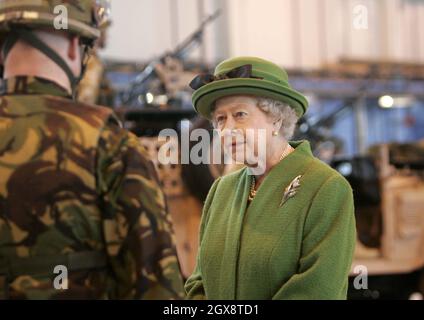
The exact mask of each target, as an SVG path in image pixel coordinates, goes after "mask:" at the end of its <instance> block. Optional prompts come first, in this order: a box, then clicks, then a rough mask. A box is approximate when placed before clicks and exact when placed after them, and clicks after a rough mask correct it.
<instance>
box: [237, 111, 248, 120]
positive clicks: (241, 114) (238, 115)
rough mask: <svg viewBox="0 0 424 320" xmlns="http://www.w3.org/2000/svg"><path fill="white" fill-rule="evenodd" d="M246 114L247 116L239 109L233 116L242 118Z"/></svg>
mask: <svg viewBox="0 0 424 320" xmlns="http://www.w3.org/2000/svg"><path fill="white" fill-rule="evenodd" d="M246 116H247V113H246V112H244V111H239V112H236V114H235V117H236V118H238V119H241V118H244V117H246Z"/></svg>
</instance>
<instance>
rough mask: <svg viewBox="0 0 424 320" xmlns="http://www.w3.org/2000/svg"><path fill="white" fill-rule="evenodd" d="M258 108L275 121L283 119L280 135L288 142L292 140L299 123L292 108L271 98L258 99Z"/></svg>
mask: <svg viewBox="0 0 424 320" xmlns="http://www.w3.org/2000/svg"><path fill="white" fill-rule="evenodd" d="M257 101H258V108H259V109H261V110H262V111H263V112H265V113H266V114H267V115H268V116H269V117H272V119H273V120H276V121H278V120H280V119H281V129H280V133H281V135H282V136H283V137H284V139H286V140H290V139H291V138H292V137H293V135H294V131H295V129H296V124H297V122H298V121H299V117H298V116H297V114H296V112H295V111H294V109H293V108H292V107H290V106H289V105H288V104H285V103H283V102H280V101H277V100H273V99H269V98H257Z"/></svg>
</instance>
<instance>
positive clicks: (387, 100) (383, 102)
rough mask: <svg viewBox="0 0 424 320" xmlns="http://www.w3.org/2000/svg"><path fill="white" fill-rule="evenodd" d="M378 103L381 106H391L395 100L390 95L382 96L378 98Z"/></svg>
mask: <svg viewBox="0 0 424 320" xmlns="http://www.w3.org/2000/svg"><path fill="white" fill-rule="evenodd" d="M378 104H379V105H380V107H382V108H392V107H393V106H394V104H395V100H394V99H393V97H392V96H388V95H387V96H382V97H380V99H378Z"/></svg>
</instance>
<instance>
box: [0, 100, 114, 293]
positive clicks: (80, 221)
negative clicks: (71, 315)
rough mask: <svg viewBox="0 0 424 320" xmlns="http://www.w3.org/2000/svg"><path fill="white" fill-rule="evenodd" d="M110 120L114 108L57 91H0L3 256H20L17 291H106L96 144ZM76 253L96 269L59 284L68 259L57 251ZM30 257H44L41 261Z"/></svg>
mask: <svg viewBox="0 0 424 320" xmlns="http://www.w3.org/2000/svg"><path fill="white" fill-rule="evenodd" d="M110 119H111V112H110V111H109V110H108V109H105V108H101V107H94V106H89V105H85V104H82V103H76V102H73V101H72V100H69V99H66V98H62V97H57V96H50V95H31V94H29V95H26V94H22V95H19V94H17V95H11V96H7V95H6V96H3V97H1V98H0V208H1V209H0V210H1V216H0V257H3V258H5V257H7V258H8V259H9V261H13V262H12V264H13V265H12V266H10V268H12V269H13V270H12V272H14V273H15V272H16V274H15V275H14V276H15V277H16V278H15V279H14V281H13V282H12V283H11V285H10V288H11V290H10V295H11V297H12V298H13V297H15V298H24V296H22V294H23V295H25V296H26V297H28V298H37V297H38V298H51V297H52V296H56V297H57V298H60V297H61V296H66V297H78V298H101V297H102V296H103V295H105V294H106V292H107V288H106V286H107V282H108V281H107V273H106V271H105V268H103V267H102V262H101V259H97V258H95V255H96V252H102V251H103V250H104V249H105V248H104V242H103V236H102V232H103V231H102V225H101V220H102V217H101V212H100V210H99V199H98V193H97V190H96V189H97V185H96V156H97V154H96V151H97V144H98V140H99V135H100V132H101V129H102V128H103V127H105V124H106V123H107V122H108V121H110ZM72 253H79V254H81V253H85V254H86V257H88V259H93V260H96V259H97V260H98V261H97V262H93V266H94V267H95V268H90V269H88V270H87V269H86V270H81V271H78V270H75V271H73V270H70V275H69V283H68V287H69V289H68V290H66V291H61V290H55V289H54V285H53V280H54V278H55V277H56V276H57V274H54V267H55V263H58V264H62V263H63V264H64V265H65V266H67V261H61V260H57V257H59V256H62V257H66V256H67V257H71V259H72ZM91 253H94V256H91V257H92V258H90V254H91ZM69 254H70V255H69ZM28 257H41V259H43V260H44V262H43V263H42V265H41V266H40V267H39V268H37V266H36V264H37V262H36V261H34V260H32V261H31V260H27V259H25V258H28ZM49 257H52V260H51V261H49V259H50V258H49ZM55 257H56V258H55ZM74 257H75V255H74ZM55 259H56V261H57V262H55ZM26 261H28V262H29V265H27V262H26ZM77 264H78V262H77ZM96 266H97V267H98V268H96ZM19 269H28V270H26V271H25V270H21V271H18V270H19ZM37 269H38V270H37ZM77 269H78V267H77ZM12 276H13V275H12ZM31 288H32V289H31ZM43 288H44V289H46V290H40V289H43Z"/></svg>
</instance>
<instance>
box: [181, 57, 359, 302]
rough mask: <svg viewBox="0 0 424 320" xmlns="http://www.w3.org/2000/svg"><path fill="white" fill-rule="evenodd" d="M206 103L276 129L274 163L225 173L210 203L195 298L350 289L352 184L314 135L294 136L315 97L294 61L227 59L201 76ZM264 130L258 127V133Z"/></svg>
mask: <svg viewBox="0 0 424 320" xmlns="http://www.w3.org/2000/svg"><path fill="white" fill-rule="evenodd" d="M191 86H192V87H193V88H194V89H196V91H195V92H194V94H193V103H194V107H195V109H196V111H197V112H198V113H199V114H201V115H202V116H204V117H206V118H208V119H210V120H211V121H212V123H213V124H214V126H215V127H216V128H217V129H219V130H226V129H228V130H229V131H230V132H234V134H235V135H236V134H241V135H246V132H247V131H248V130H249V129H251V130H252V129H253V130H255V131H257V132H259V129H263V130H265V132H266V140H265V141H261V142H259V141H257V140H256V141H254V143H253V144H252V143H251V144H250V145H249V144H248V143H247V140H248V139H244V142H243V143H239V142H235V140H233V141H232V143H230V144H228V145H226V147H227V148H228V149H229V150H227V151H228V152H232V154H233V155H235V154H236V153H237V152H239V151H240V150H241V149H243V148H245V149H248V148H253V149H254V151H255V152H256V153H257V151H258V149H259V144H263V143H265V144H266V154H265V156H264V157H265V159H264V163H265V164H266V166H265V170H263V172H261V173H255V174H252V172H254V171H252V164H251V161H247V160H249V159H248V157H246V163H245V164H246V167H244V168H243V169H241V170H239V171H236V172H234V173H232V174H229V175H227V176H224V177H222V178H219V179H218V180H216V181H215V183H214V185H213V186H212V188H211V190H210V192H209V194H208V197H207V200H206V202H205V205H204V208H203V216H202V222H201V230H200V248H199V253H198V257H197V265H196V268H195V271H194V273H193V274H192V275H191V277H190V278H189V279H188V280H187V283H186V286H185V289H186V292H187V295H188V298H189V299H224V300H234V299H247V300H251V299H260V300H265V299H346V294H347V287H348V275H349V271H350V267H351V263H352V256H353V252H354V246H355V239H356V230H355V218H354V208H353V196H352V190H351V187H350V186H349V184H348V182H347V181H346V180H345V179H344V178H343V177H342V176H341V175H339V174H338V173H337V172H336V171H335V170H333V169H331V168H330V167H328V166H327V165H326V164H324V163H323V162H321V161H319V160H318V159H316V158H314V157H313V155H312V152H311V149H310V145H309V143H308V142H307V141H300V142H289V140H290V138H291V137H292V135H293V132H294V129H295V125H296V123H297V121H298V119H299V117H301V116H302V115H303V114H304V113H305V111H306V110H307V107H308V103H307V100H306V99H305V97H304V96H303V95H301V94H300V93H298V92H296V91H295V90H293V89H291V87H290V85H289V83H288V77H287V74H286V72H285V71H284V70H282V69H281V68H279V67H278V66H277V65H275V64H273V63H271V62H268V61H265V60H262V59H259V58H252V57H241V58H235V59H231V60H227V61H224V62H223V63H221V64H220V65H219V66H218V67H217V68H216V70H215V74H214V75H201V76H198V77H197V78H196V79H195V80H193V82H192V83H191ZM255 136H257V135H255Z"/></svg>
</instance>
